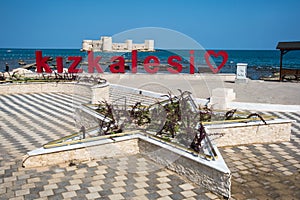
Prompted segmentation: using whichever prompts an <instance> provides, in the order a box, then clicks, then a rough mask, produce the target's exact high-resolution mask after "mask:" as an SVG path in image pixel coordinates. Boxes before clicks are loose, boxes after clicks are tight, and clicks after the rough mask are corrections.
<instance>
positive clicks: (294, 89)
mask: <svg viewBox="0 0 300 200" xmlns="http://www.w3.org/2000/svg"><path fill="white" fill-rule="evenodd" d="M101 77H102V78H104V79H106V80H107V81H108V82H110V83H113V84H121V85H123V86H129V87H135V88H141V89H146V90H150V91H154V92H163V93H165V92H166V91H168V90H170V91H172V92H173V93H175V94H176V93H178V91H177V89H181V90H183V91H185V90H188V91H191V92H192V94H193V96H194V97H197V98H202V99H206V98H209V97H210V96H211V92H212V90H213V89H215V88H232V89H233V90H234V92H235V93H236V99H235V101H236V102H247V103H267V104H283V105H300V84H299V83H295V82H275V81H274V82H273V81H262V80H248V81H247V83H235V75H234V74H217V75H215V74H194V75H190V74H179V75H170V74H168V75H166V74H155V75H150V74H136V75H129V74H103V75H101Z"/></svg>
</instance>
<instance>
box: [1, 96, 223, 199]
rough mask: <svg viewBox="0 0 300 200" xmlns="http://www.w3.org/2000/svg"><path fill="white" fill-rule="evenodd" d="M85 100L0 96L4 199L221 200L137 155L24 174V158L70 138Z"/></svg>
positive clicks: (35, 170) (63, 97)
mask: <svg viewBox="0 0 300 200" xmlns="http://www.w3.org/2000/svg"><path fill="white" fill-rule="evenodd" d="M87 101H88V100H87V99H84V98H83V97H80V96H74V95H66V94H57V93H55V94H54V93H47V94H43V93H41V94H15V95H3V96H0V117H1V118H0V119H1V120H0V139H1V145H0V199H114V200H117V199H219V198H220V197H218V196H216V195H214V194H212V193H210V192H209V191H207V190H205V189H203V188H201V187H199V186H197V185H195V184H193V183H190V182H189V181H187V180H185V179H184V178H183V177H181V176H179V175H177V174H176V173H174V172H172V171H169V170H167V169H165V168H163V167H162V166H159V165H157V164H155V163H154V162H152V161H150V160H148V159H146V158H144V157H143V156H142V155H134V156H128V157H119V158H107V159H103V160H95V161H91V162H86V163H77V164H76V165H73V164H68V163H67V164H61V165H56V166H48V167H39V168H29V169H27V168H26V169H25V168H22V166H21V161H22V156H23V155H25V154H26V152H27V151H30V150H33V149H36V148H40V147H41V146H42V145H43V144H44V143H46V142H49V141H51V140H54V139H58V138H60V137H62V136H66V135H69V134H71V133H73V132H75V131H78V128H77V127H76V126H75V124H74V120H73V111H74V105H79V104H81V103H84V102H87Z"/></svg>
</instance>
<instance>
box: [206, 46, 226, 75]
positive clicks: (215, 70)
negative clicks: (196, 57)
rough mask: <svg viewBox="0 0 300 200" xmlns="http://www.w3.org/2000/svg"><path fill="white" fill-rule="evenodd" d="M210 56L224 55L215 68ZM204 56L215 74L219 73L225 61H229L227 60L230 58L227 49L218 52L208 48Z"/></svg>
mask: <svg viewBox="0 0 300 200" xmlns="http://www.w3.org/2000/svg"><path fill="white" fill-rule="evenodd" d="M210 56H214V57H215V58H217V57H219V56H222V57H223V61H222V63H221V64H220V65H219V66H218V67H217V68H214V67H213V66H212V65H211V63H210V61H209V57H210ZM204 57H205V61H206V63H207V65H208V66H209V67H210V69H211V71H212V72H213V73H214V74H215V73H218V72H219V71H220V70H221V69H222V67H223V66H224V65H225V63H226V62H227V60H228V54H227V52H226V51H219V52H218V53H216V52H215V51H213V50H208V51H206V53H205V55H204Z"/></svg>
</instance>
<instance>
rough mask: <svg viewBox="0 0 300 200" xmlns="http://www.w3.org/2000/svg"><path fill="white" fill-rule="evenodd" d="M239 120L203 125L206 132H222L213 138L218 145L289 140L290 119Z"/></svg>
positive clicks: (212, 133)
mask: <svg viewBox="0 0 300 200" xmlns="http://www.w3.org/2000/svg"><path fill="white" fill-rule="evenodd" d="M266 122H267V125H265V124H264V123H263V122H262V121H252V122H247V123H246V122H240V123H226V122H224V123H223V124H211V125H205V128H206V131H207V133H208V134H211V135H214V133H218V134H224V135H223V136H222V137H217V138H216V139H214V138H213V137H211V139H212V140H213V143H215V144H216V145H217V146H218V147H223V146H236V145H249V144H260V143H278V142H287V141H290V137H291V125H292V121H291V120H283V119H274V120H270V121H266Z"/></svg>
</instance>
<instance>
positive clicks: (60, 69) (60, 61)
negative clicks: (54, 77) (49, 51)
mask: <svg viewBox="0 0 300 200" xmlns="http://www.w3.org/2000/svg"><path fill="white" fill-rule="evenodd" d="M56 66H57V73H63V58H62V57H60V56H58V57H56Z"/></svg>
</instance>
